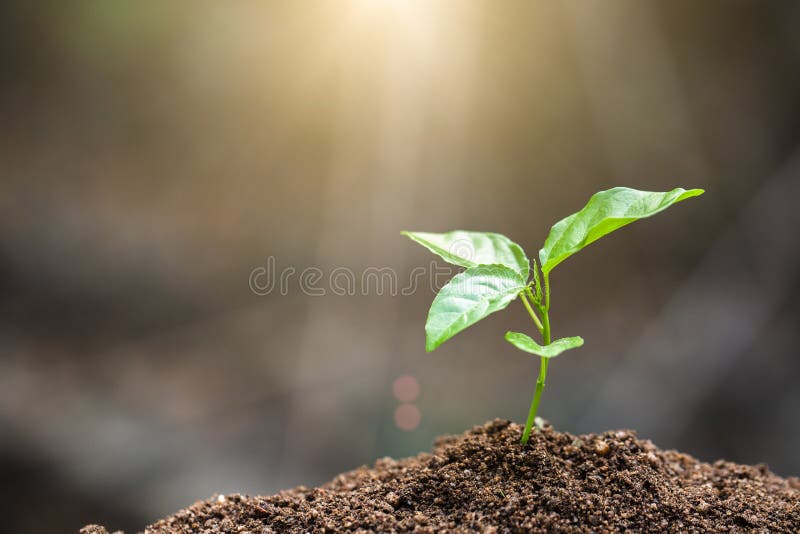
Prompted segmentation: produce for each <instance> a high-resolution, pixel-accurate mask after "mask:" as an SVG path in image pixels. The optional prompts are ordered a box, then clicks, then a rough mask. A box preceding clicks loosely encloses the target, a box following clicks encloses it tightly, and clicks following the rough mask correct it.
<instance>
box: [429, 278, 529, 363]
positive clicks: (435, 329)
mask: <svg viewBox="0 0 800 534" xmlns="http://www.w3.org/2000/svg"><path fill="white" fill-rule="evenodd" d="M523 289H525V279H523V278H522V277H521V276H520V275H519V273H517V272H516V271H515V270H513V269H511V268H509V267H507V266H505V265H477V266H475V267H470V268H468V269H467V270H466V271H464V272H463V273H459V274H457V275H455V276H454V277H453V279H452V280H450V282H448V283H447V285H445V286H444V287H443V288H442V290H441V291H439V294H438V295H436V298H435V299H433V304H431V309H430V311H429V312H428V320H427V322H426V323H425V349H426V350H427V351H428V352H431V351H433V350H435V349H436V347H438V346H439V345H441V344H442V343H444V342H445V341H447V340H448V339H450V338H451V337H453V336H454V335H456V334H458V333H459V332H461V331H462V330H464V329H465V328H467V327H468V326H471V325H473V324H475V323H477V322H478V321H480V320H481V319H483V318H484V317H486V316H487V315H489V314H491V313H494V312H496V311H500V310H502V309H503V308H505V307H506V306H508V305H509V304H510V303H511V301H513V300H514V299H515V298H517V295H518V294H519V292H520V291H522V290H523Z"/></svg>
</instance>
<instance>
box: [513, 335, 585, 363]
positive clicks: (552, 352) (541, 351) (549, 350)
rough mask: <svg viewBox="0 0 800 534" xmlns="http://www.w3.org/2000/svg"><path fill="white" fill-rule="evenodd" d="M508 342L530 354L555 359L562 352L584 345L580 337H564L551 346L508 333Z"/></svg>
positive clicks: (524, 336)
mask: <svg viewBox="0 0 800 534" xmlns="http://www.w3.org/2000/svg"><path fill="white" fill-rule="evenodd" d="M506 341H508V342H509V343H511V344H512V345H514V346H515V347H517V348H518V349H519V350H524V351H525V352H530V353H531V354H535V355H537V356H541V357H542V358H555V357H556V356H558V355H559V354H561V353H562V352H564V351H566V350H569V349H577V348H578V347H580V346H582V345H583V338H582V337H580V336H575V337H564V338H561V339H556V340H555V341H553V342H552V343H550V344H549V345H544V346H542V345H539V344H538V343H536V342H535V341H534V340H532V339H531V338H530V337H528V336H526V335H525V334H522V333H520V332H506Z"/></svg>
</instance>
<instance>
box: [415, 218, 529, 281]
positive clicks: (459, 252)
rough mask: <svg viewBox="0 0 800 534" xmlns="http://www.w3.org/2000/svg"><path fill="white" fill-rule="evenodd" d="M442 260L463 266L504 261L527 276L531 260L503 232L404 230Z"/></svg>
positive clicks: (497, 263)
mask: <svg viewBox="0 0 800 534" xmlns="http://www.w3.org/2000/svg"><path fill="white" fill-rule="evenodd" d="M401 233H402V234H403V235H405V236H408V237H409V238H411V239H412V240H414V241H416V242H417V243H419V244H420V245H422V246H423V247H425V248H427V249H428V250H430V251H431V252H433V253H434V254H437V255H439V256H440V257H441V258H442V259H443V260H445V261H447V262H448V263H452V264H454V265H458V266H460V267H467V268H469V267H475V266H477V265H505V266H506V267H509V268H510V269H513V270H514V271H516V272H517V274H519V275H520V276H521V277H522V278H524V279H525V280H527V279H528V270H529V269H530V262H529V261H528V258H527V256H525V251H523V250H522V247H520V246H519V245H517V244H516V243H514V242H513V241H511V240H510V239H509V238H507V237H506V236H504V235H501V234H495V233H491V232H467V231H464V230H454V231H452V232H446V233H444V234H433V233H428V232H401Z"/></svg>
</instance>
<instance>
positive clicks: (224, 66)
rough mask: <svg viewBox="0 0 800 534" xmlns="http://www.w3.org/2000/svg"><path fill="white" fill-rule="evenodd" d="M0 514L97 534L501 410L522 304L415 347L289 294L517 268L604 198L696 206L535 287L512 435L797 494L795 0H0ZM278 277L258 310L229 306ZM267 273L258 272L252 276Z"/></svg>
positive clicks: (11, 525) (799, 51)
mask: <svg viewBox="0 0 800 534" xmlns="http://www.w3.org/2000/svg"><path fill="white" fill-rule="evenodd" d="M0 10H2V13H1V14H0V180H1V181H0V296H1V298H0V480H2V487H0V509H2V510H3V513H4V516H3V521H5V525H4V527H6V528H8V529H9V532H67V531H70V532H72V531H76V530H77V529H78V528H79V527H80V526H82V525H83V524H85V523H88V522H99V523H104V524H106V525H107V526H109V527H110V528H124V529H126V530H128V531H131V532H132V531H135V530H136V529H141V528H143V527H144V525H145V524H147V523H149V522H152V521H154V520H155V519H157V518H159V517H161V516H164V515H167V514H169V513H171V512H173V511H175V510H177V509H178V508H180V507H183V506H186V505H188V504H190V503H192V502H193V501H195V500H198V499H201V498H207V497H209V496H211V495H212V494H213V493H215V492H222V493H224V492H247V493H251V494H253V493H262V494H264V493H267V494H268V493H272V492H275V491H277V490H279V489H281V488H287V487H291V486H294V485H298V484H304V485H315V484H319V483H321V482H324V481H325V480H327V479H330V478H331V477H332V476H334V475H335V474H337V473H339V472H341V471H343V470H348V469H351V468H354V467H357V466H359V465H361V464H370V463H372V462H373V461H374V460H375V459H376V458H378V457H382V456H387V455H389V456H396V457H401V456H408V455H413V454H416V453H418V452H420V451H423V450H428V449H429V448H430V445H431V442H432V440H433V439H434V438H435V437H436V436H437V435H440V434H444V433H458V432H461V431H463V430H465V429H466V428H469V427H471V426H472V425H476V424H481V423H483V422H484V421H486V420H489V419H492V418H495V417H501V418H508V419H512V420H516V421H524V418H525V416H526V414H527V410H528V406H529V403H530V398H531V395H532V392H533V387H534V381H535V377H536V374H537V370H538V363H537V362H536V361H535V360H534V359H532V358H529V357H526V356H525V355H523V354H522V353H520V352H519V351H517V350H515V349H514V348H513V347H511V346H510V345H508V344H507V343H505V342H504V341H503V339H502V334H503V333H504V332H505V330H507V329H509V328H513V329H528V330H531V329H532V327H531V325H530V324H529V319H528V318H527V315H526V313H525V311H524V309H523V308H522V306H521V305H519V304H518V303H515V304H513V305H512V306H511V307H510V308H509V309H508V310H506V311H505V312H503V313H502V314H497V315H493V316H492V317H490V318H489V319H487V320H486V321H483V322H481V323H480V324H479V325H477V326H475V327H473V328H471V329H469V330H468V331H466V332H464V333H462V334H459V335H458V336H457V337H456V338H454V339H453V340H452V341H449V342H447V343H446V344H445V345H443V346H442V347H441V348H440V349H439V350H437V351H436V352H435V353H432V354H426V353H425V351H424V329H423V325H424V322H425V316H426V313H427V309H428V306H429V305H430V302H431V300H432V298H433V295H434V293H433V291H432V290H431V289H430V288H429V287H427V286H426V285H422V286H421V287H419V288H418V290H417V291H415V292H413V294H410V295H400V294H388V293H384V294H382V295H381V294H378V292H377V291H368V292H366V293H367V294H361V292H357V294H355V295H348V294H345V295H341V294H334V293H333V292H331V291H330V290H328V291H327V292H326V294H325V295H316V296H315V295H310V294H308V292H307V291H306V292H304V291H301V290H300V288H299V286H298V285H297V284H298V279H297V277H298V276H299V274H300V273H301V271H303V269H306V268H309V267H315V268H318V269H320V270H321V272H322V273H324V276H323V278H322V280H321V281H319V282H318V283H317V284H316V285H317V286H318V287H322V288H326V287H329V284H328V283H327V280H328V278H327V277H328V275H329V274H330V273H331V272H332V271H333V270H334V269H337V268H343V269H350V270H352V271H353V272H354V273H362V272H363V271H364V269H366V268H369V267H377V268H384V267H386V268H392V269H394V270H395V272H396V273H397V277H398V279H399V280H400V281H401V283H402V282H403V281H405V280H408V279H409V277H410V275H411V273H412V270H413V269H414V268H415V267H426V268H427V267H428V266H429V265H430V261H431V259H432V256H431V255H430V254H429V253H428V252H427V251H425V250H424V249H422V248H421V247H419V246H417V245H415V244H412V243H411V242H410V241H408V240H407V239H406V238H404V237H401V236H400V234H399V232H400V230H403V229H412V230H426V231H446V230H450V229H455V228H464V229H475V230H491V231H496V232H501V233H505V234H507V235H509V236H511V237H512V238H513V239H514V240H515V241H517V242H519V243H520V244H521V245H522V246H523V247H525V248H526V249H527V251H528V252H529V255H531V256H533V255H535V253H536V251H537V250H538V248H539V247H540V246H541V244H542V243H543V241H544V238H545V237H546V235H547V232H548V230H549V228H550V226H551V225H552V224H553V223H554V222H555V221H557V220H558V219H560V218H562V217H564V216H566V215H568V214H569V213H572V212H574V211H576V210H578V209H579V208H580V207H581V206H582V205H583V204H584V203H585V202H586V200H587V199H588V198H589V196H590V195H591V194H592V193H594V192H595V191H597V190H599V189H606V188H609V187H613V186H616V185H627V186H630V187H636V188H639V189H650V190H667V189H671V188H673V187H676V186H683V187H703V188H705V189H706V190H707V192H706V194H705V195H704V196H703V197H701V198H699V199H692V200H690V201H687V202H685V203H682V204H680V205H678V206H676V207H675V208H672V209H671V210H670V211H669V212H668V213H666V214H663V215H660V216H658V217H655V218H653V219H649V220H647V221H644V222H641V223H638V224H636V225H633V226H631V227H628V228H626V229H624V230H623V231H621V232H618V233H617V234H614V235H613V236H609V237H608V238H605V239H604V240H603V241H601V242H600V243H599V244H597V245H593V246H592V247H590V248H589V249H587V250H586V251H584V252H582V253H581V254H579V255H577V256H575V257H574V258H572V259H570V260H569V261H568V262H565V263H564V264H562V265H561V266H560V267H559V268H558V269H557V270H556V271H555V272H554V274H553V279H552V284H553V302H554V308H553V310H552V312H551V317H552V320H553V328H554V334H555V335H556V336H558V337H561V336H567V335H576V334H580V335H582V336H583V337H584V338H585V339H586V345H585V347H584V348H582V349H581V350H580V351H575V352H573V353H570V354H569V355H568V356H567V357H563V358H559V359H558V360H556V361H554V362H553V364H552V365H551V370H550V373H549V376H548V388H547V389H546V390H545V394H544V398H543V404H542V409H541V414H542V415H543V416H544V417H545V418H547V419H549V420H550V421H551V422H552V423H553V424H554V425H555V426H556V427H557V428H559V429H561V430H566V431H569V432H573V433H582V432H598V431H603V430H606V429H611V428H634V429H636V430H638V432H639V434H640V436H642V437H645V438H650V439H652V440H654V441H655V442H656V443H657V444H658V445H659V446H661V447H665V448H679V449H681V450H683V451H685V452H689V453H691V454H694V455H697V456H699V457H700V458H702V459H704V460H714V459H716V458H726V459H730V460H735V461H738V462H744V463H760V462H765V463H768V464H769V465H770V467H771V468H772V469H773V470H774V471H775V472H777V473H778V474H781V475H797V474H798V472H800V457H798V455H797V451H798V450H800V424H798V422H799V421H798V413H800V386H799V385H798V384H800V359H798V349H800V331H799V330H798V325H799V324H800V304H799V302H800V300H798V296H800V285H799V280H798V274H799V273H800V241H799V240H798V231H800V213H798V211H799V210H798V209H797V207H796V206H797V199H798V198H800V31H798V29H799V28H800V3H797V2H793V1H786V2H779V1H775V2H759V1H757V0H755V1H706V2H700V3H698V2H694V1H691V0H684V1H674V0H670V1H663V2H655V1H650V2H642V1H637V0H629V1H621V0H617V1H614V2H601V1H587V2H579V1H568V2H532V1H527V0H521V1H518V2H511V1H509V2H502V3H498V2H490V1H488V0H486V1H479V0H473V1H464V0H441V1H427V0H418V1H413V0H337V1H323V0H319V1H308V2H296V1H272V2H247V1H244V2H236V3H230V2H225V3H220V2H211V1H208V2H205V1H191V2H189V1H182V2H181V1H176V2H168V3H165V2H157V1H142V2H124V1H122V0H86V1H71V2H60V1H59V2H57V1H45V2H23V1H19V2H4V4H3V7H2V8H0ZM269 258H274V261H275V267H276V269H278V270H283V269H287V268H294V269H295V270H296V273H295V275H294V276H295V277H294V278H292V279H291V280H290V282H289V284H288V287H287V290H286V291H283V292H281V291H278V290H275V291H272V292H269V294H263V293H264V292H258V291H256V292H254V291H252V290H251V287H250V286H251V284H250V282H251V275H252V274H253V273H254V272H255V273H258V272H260V271H258V269H259V268H261V269H262V270H263V269H265V268H266V267H267V266H268V264H269V261H270V260H269ZM261 272H263V271H261Z"/></svg>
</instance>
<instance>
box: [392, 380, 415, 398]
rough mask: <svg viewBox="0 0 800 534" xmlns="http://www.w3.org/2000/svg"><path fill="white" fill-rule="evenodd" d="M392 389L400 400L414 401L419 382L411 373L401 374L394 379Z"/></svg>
mask: <svg viewBox="0 0 800 534" xmlns="http://www.w3.org/2000/svg"><path fill="white" fill-rule="evenodd" d="M392 391H393V392H394V396H395V398H396V399H397V400H399V401H400V402H414V401H415V400H417V397H419V382H417V379H416V378H414V377H413V376H411V375H403V376H400V377H398V378H397V379H396V380H395V381H394V384H392Z"/></svg>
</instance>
